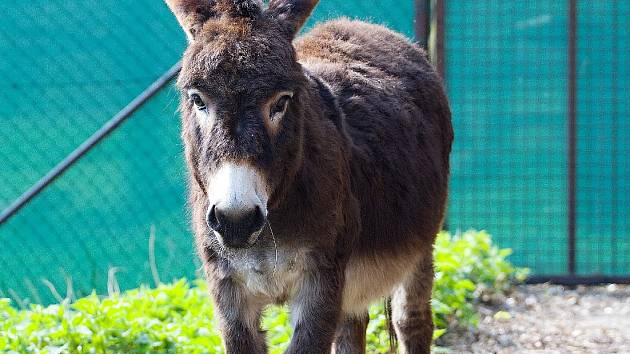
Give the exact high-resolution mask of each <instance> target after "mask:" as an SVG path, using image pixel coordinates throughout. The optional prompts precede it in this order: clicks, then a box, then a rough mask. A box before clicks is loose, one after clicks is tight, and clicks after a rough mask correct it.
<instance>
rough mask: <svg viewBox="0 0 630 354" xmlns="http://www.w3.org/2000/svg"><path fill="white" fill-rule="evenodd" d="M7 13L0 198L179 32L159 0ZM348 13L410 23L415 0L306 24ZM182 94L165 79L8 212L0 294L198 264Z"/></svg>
mask: <svg viewBox="0 0 630 354" xmlns="http://www.w3.org/2000/svg"><path fill="white" fill-rule="evenodd" d="M0 12H1V13H2V14H3V15H2V20H1V21H0V58H1V59H0V210H2V209H4V208H6V207H7V206H8V205H9V204H10V203H12V202H13V201H14V200H15V199H16V198H18V197H19V196H20V195H21V194H22V193H23V192H24V191H25V190H27V189H28V188H29V187H30V186H32V185H33V184H34V183H35V182H36V181H37V180H38V179H39V178H41V177H42V176H43V175H45V174H46V173H47V172H48V171H49V170H50V169H51V168H53V167H54V166H55V165H56V164H57V163H58V162H59V161H60V160H62V159H63V158H64V157H65V156H66V155H67V154H69V153H70V152H71V151H73V150H74V149H75V148H76V147H77V146H78V145H80V144H81V143H82V142H83V141H84V140H85V139H86V138H88V137H89V136H90V135H91V134H92V133H93V132H95V131H96V130H97V129H99V127H100V126H101V125H103V124H104V123H105V122H106V121H108V120H109V119H110V118H111V117H112V116H113V115H114V114H116V112H118V111H119V110H120V109H121V108H122V107H124V106H125V105H126V104H127V103H129V101H131V100H132V99H133V98H134V97H135V96H136V95H137V94H139V93H140V92H142V91H143V90H144V89H145V88H146V87H147V86H148V85H150V84H151V83H152V82H153V81H154V80H155V79H156V78H157V77H159V76H160V75H161V74H163V73H164V72H165V71H166V70H167V69H169V68H170V67H171V66H172V65H173V64H174V63H175V62H176V61H177V60H178V59H179V57H180V55H181V52H182V51H183V49H184V46H185V39H184V35H183V33H182V31H181V29H180V28H179V26H178V25H177V23H176V21H175V19H174V18H173V16H172V15H171V14H170V12H169V11H168V9H167V7H166V5H164V4H163V3H162V2H161V1H155V0H134V1H130V0H125V1H119V0H99V1H95V0H87V1H80V2H76V1H75V2H68V1H59V0H56V1H50V0H36V1H28V2H24V1H16V0H8V1H2V2H0ZM340 15H346V16H350V17H359V18H363V19H368V20H371V21H374V22H379V23H384V24H387V25H388V26H390V27H392V28H395V29H397V30H399V31H401V32H403V33H405V34H407V35H409V36H413V20H414V4H413V2H412V1H402V2H399V1H395V0H386V1H360V0H355V1H342V0H334V1H332V0H326V1H322V2H321V4H320V5H319V6H318V8H317V10H316V13H315V16H314V18H313V19H311V21H310V24H312V23H314V22H315V21H317V20H322V19H325V18H332V17H338V16H340ZM178 98H179V97H178V95H177V93H176V92H175V90H174V89H173V88H172V86H169V87H168V88H167V89H164V90H162V91H161V92H160V93H159V94H158V95H157V96H156V97H154V98H153V99H151V100H150V101H149V102H147V103H146V104H145V105H144V106H143V107H142V108H141V109H140V110H139V111H138V112H136V113H135V114H134V115H133V116H132V117H131V118H130V119H129V120H128V121H127V122H126V123H124V124H123V125H121V126H120V127H119V128H118V129H116V130H115V131H114V132H113V133H112V134H111V135H109V136H108V137H107V138H106V139H105V140H103V141H102V142H101V143H100V144H98V145H96V147H95V148H94V149H92V150H91V151H90V152H89V153H88V154H87V155H86V156H85V157H84V158H83V159H81V160H79V161H78V162H77V163H75V164H73V165H72V166H71V167H70V168H69V169H68V171H67V172H66V173H65V174H63V175H62V176H61V177H60V178H59V179H57V180H55V182H54V183H52V184H51V185H50V186H49V187H48V188H46V189H45V190H44V191H43V192H42V193H40V194H39V195H37V196H36V197H35V198H34V199H33V200H32V201H31V202H30V203H29V204H28V205H27V206H26V207H24V208H23V209H21V210H20V211H19V212H18V213H17V214H16V215H15V216H14V217H12V218H11V219H10V220H9V221H8V222H7V223H5V224H3V225H0V245H1V246H0V297H3V296H10V297H14V298H18V299H24V298H29V299H30V301H34V302H50V301H53V300H54V297H55V296H53V293H54V292H51V291H50V289H49V288H50V287H51V286H53V287H54V288H55V289H56V291H57V292H58V293H60V295H61V296H65V294H66V289H67V288H71V289H72V290H73V293H74V295H75V296H81V295H85V294H86V293H88V292H90V291H91V290H92V289H96V290H97V291H98V292H99V293H103V292H105V291H106V289H107V284H108V279H113V278H114V277H112V275H114V273H115V278H116V280H117V282H118V284H119V286H120V288H129V287H135V286H137V285H139V284H140V283H147V284H153V282H154V278H155V276H154V274H155V273H156V272H155V271H154V270H155V269H154V268H157V274H158V275H159V277H160V278H161V280H163V281H168V280H171V279H173V278H180V277H189V278H192V277H194V276H195V268H196V266H195V263H194V260H195V256H194V254H193V249H192V237H191V233H190V231H189V228H188V221H187V216H186V209H185V180H186V179H185V169H184V164H183V162H182V144H181V142H180V139H179V118H178V116H177V114H176V109H177V103H178ZM151 235H153V236H154V237H151ZM150 241H154V243H152V242H150ZM152 246H154V247H152ZM153 248H154V250H153ZM150 255H151V256H154V258H155V262H151V261H150V258H151V257H150ZM110 285H111V282H110Z"/></svg>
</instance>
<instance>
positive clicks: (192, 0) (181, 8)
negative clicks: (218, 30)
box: [164, 0, 217, 42]
mask: <svg viewBox="0 0 630 354" xmlns="http://www.w3.org/2000/svg"><path fill="white" fill-rule="evenodd" d="M164 2H166V5H168V7H169V8H170V9H171V11H172V12H173V14H174V15H175V17H176V18H177V21H178V22H179V24H180V25H181V26H182V28H183V29H184V32H186V37H188V40H189V41H191V42H192V41H193V40H194V39H195V35H196V34H197V32H198V31H199V29H200V28H201V26H203V24H204V23H205V22H206V21H207V20H208V19H209V18H211V17H215V16H216V15H217V13H216V11H215V1H210V0H164Z"/></svg>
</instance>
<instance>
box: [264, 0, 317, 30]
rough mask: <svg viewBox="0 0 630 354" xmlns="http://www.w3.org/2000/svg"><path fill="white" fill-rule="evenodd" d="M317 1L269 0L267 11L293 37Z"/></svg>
mask: <svg viewBox="0 0 630 354" xmlns="http://www.w3.org/2000/svg"><path fill="white" fill-rule="evenodd" d="M318 2H319V0H271V1H269V8H268V9H267V13H268V14H270V15H271V16H272V17H275V18H276V19H278V20H279V21H280V22H281V23H282V24H283V25H284V26H285V29H286V31H287V34H288V35H289V37H290V38H291V39H293V37H295V35H296V34H297V33H298V32H299V31H300V29H301V28H302V26H304V22H306V20H307V19H308V17H309V16H310V15H311V12H313V9H314V8H315V6H316V5H317V3H318Z"/></svg>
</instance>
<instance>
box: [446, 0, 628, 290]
mask: <svg viewBox="0 0 630 354" xmlns="http://www.w3.org/2000/svg"><path fill="white" fill-rule="evenodd" d="M445 3H446V4H445V6H444V8H443V10H442V12H443V13H442V14H441V15H442V16H443V20H444V26H443V29H442V30H443V31H444V35H443V38H444V42H443V43H442V44H443V47H444V48H445V49H444V52H443V53H442V55H443V58H444V70H445V76H446V84H447V87H448V92H449V96H450V99H451V104H452V108H453V120H454V124H455V132H456V143H455V148H454V152H453V156H452V161H453V165H452V169H453V178H452V183H451V203H450V212H449V226H450V228H451V229H455V228H469V227H476V228H484V229H487V230H489V231H490V232H491V233H492V234H493V235H494V236H495V239H496V240H497V242H499V244H501V245H502V246H509V247H511V248H513V249H514V255H513V257H512V260H513V261H515V262H516V263H517V264H519V265H525V266H528V267H531V268H532V269H533V271H534V273H535V274H537V275H540V276H564V275H569V277H575V276H582V277H583V278H582V279H583V280H587V279H588V278H586V277H585V276H589V277H590V279H591V280H597V279H604V278H602V277H601V276H628V275H630V114H629V113H630V112H629V107H630V65H629V64H630V62H629V60H628V58H629V57H630V44H629V43H630V31H629V29H630V1H614V0H602V1H585V0H580V1H574V0H566V1H542V0H541V1H528V2H522V1H493V0H483V1H457V2H456V1H446V2H445ZM576 279H577V281H579V279H578V278H576ZM626 279H630V278H626Z"/></svg>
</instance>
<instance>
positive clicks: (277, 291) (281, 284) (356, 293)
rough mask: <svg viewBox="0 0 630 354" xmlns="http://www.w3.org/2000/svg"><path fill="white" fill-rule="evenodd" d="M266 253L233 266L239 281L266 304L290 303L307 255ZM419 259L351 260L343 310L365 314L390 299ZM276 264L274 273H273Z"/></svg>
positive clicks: (279, 252)
mask: <svg viewBox="0 0 630 354" xmlns="http://www.w3.org/2000/svg"><path fill="white" fill-rule="evenodd" d="M275 257H276V256H275V252H274V251H273V250H272V251H268V252H265V254H264V256H263V257H261V258H258V259H249V258H246V257H245V258H244V259H243V258H242V259H240V260H238V261H236V262H234V263H233V265H234V266H235V268H236V275H237V277H238V278H239V279H240V280H241V281H242V282H243V284H244V285H245V287H246V288H247V289H248V290H249V291H250V293H251V295H253V297H254V298H257V299H258V300H260V301H262V302H266V303H270V302H278V301H285V300H290V299H291V298H292V297H293V295H295V294H296V291H297V289H298V288H299V286H300V284H301V275H302V272H304V271H305V268H304V261H305V252H304V251H297V252H295V251H293V252H291V251H288V250H282V249H280V250H279V251H278V259H277V260H276V259H275ZM417 257H418V256H417V255H414V254H413V253H412V254H410V255H397V256H391V255H387V256H385V255H373V256H364V257H361V258H355V257H351V259H350V261H349V262H348V264H347V266H346V272H345V273H346V274H345V276H346V279H345V287H344V290H343V304H342V310H343V312H344V313H346V314H356V315H359V314H363V313H365V311H367V309H368V308H369V306H370V305H372V304H374V303H375V302H376V301H378V300H379V299H381V298H383V297H386V296H389V295H390V294H391V293H392V290H393V289H394V287H395V286H396V285H398V284H400V283H401V282H402V281H403V280H404V279H405V278H406V277H407V276H408V275H409V274H410V273H411V272H412V271H413V269H414V265H415V264H416V263H417V261H418V260H417V259H415V258H417ZM274 264H275V269H274Z"/></svg>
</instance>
